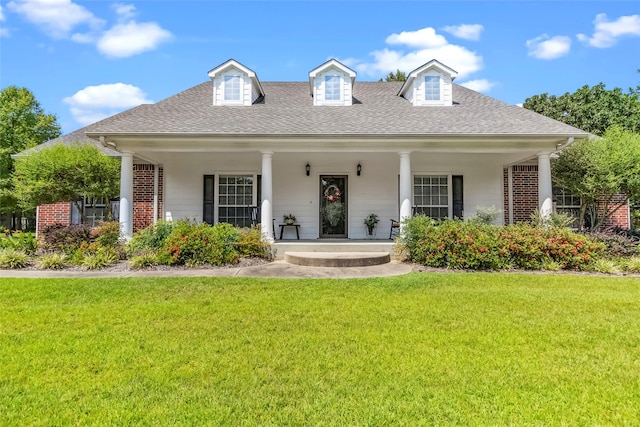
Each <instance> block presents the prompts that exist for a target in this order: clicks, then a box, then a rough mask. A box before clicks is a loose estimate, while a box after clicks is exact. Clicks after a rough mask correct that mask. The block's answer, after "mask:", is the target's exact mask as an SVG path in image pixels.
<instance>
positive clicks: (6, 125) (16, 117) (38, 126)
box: [0, 86, 60, 213]
mask: <svg viewBox="0 0 640 427" xmlns="http://www.w3.org/2000/svg"><path fill="white" fill-rule="evenodd" d="M58 136H60V126H59V125H58V122H57V118H56V116H55V115H53V114H46V113H45V112H44V111H43V109H42V107H41V106H40V103H39V102H38V101H37V100H36V97H35V96H34V95H33V93H31V91H29V90H28V89H26V88H21V87H16V86H8V87H6V88H4V89H2V91H0V213H8V212H12V211H13V210H14V209H15V207H16V199H15V197H14V196H13V187H12V184H11V174H12V173H13V169H14V162H13V159H12V158H11V155H12V154H16V153H19V152H21V151H23V150H26V149H27V148H31V147H34V146H36V145H39V144H42V143H43V142H46V141H48V140H50V139H53V138H57V137H58Z"/></svg>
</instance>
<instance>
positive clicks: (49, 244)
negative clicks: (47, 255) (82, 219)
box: [42, 224, 93, 254]
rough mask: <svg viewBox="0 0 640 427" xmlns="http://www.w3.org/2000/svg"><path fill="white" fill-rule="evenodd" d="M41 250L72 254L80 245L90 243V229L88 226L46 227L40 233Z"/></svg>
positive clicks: (58, 225)
mask: <svg viewBox="0 0 640 427" xmlns="http://www.w3.org/2000/svg"><path fill="white" fill-rule="evenodd" d="M42 235H43V237H42V241H43V249H45V250H52V251H56V252H65V253H68V254H69V253H72V252H74V251H75V250H77V249H78V248H79V247H80V245H81V244H82V243H90V242H91V241H92V240H93V239H92V237H91V227H90V226H89V225H86V224H83V225H66V226H65V225H61V224H55V225H50V226H48V227H46V228H45V229H44V230H43V232H42Z"/></svg>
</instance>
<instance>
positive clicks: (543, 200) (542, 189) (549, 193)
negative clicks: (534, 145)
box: [538, 153, 553, 218]
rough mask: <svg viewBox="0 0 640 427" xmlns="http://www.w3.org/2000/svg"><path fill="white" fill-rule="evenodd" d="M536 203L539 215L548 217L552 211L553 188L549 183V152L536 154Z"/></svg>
mask: <svg viewBox="0 0 640 427" xmlns="http://www.w3.org/2000/svg"><path fill="white" fill-rule="evenodd" d="M538 203H539V206H540V216H541V217H542V218H548V217H549V216H550V215H551V212H552V211H553V188H552V185H551V160H550V158H549V153H539V154H538Z"/></svg>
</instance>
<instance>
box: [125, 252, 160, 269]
mask: <svg viewBox="0 0 640 427" xmlns="http://www.w3.org/2000/svg"><path fill="white" fill-rule="evenodd" d="M129 264H130V265H131V267H132V268H136V269H141V268H149V267H153V266H155V265H158V264H159V262H158V257H157V255H156V254H155V253H153V252H146V253H143V254H140V255H135V256H133V257H131V259H130V260H129Z"/></svg>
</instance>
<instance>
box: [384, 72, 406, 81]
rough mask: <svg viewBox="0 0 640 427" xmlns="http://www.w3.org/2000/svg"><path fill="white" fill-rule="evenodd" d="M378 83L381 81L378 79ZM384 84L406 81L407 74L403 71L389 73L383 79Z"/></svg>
mask: <svg viewBox="0 0 640 427" xmlns="http://www.w3.org/2000/svg"><path fill="white" fill-rule="evenodd" d="M379 81H382V79H380V80H379ZM384 81H385V82H405V81H407V74H406V73H405V72H404V71H400V70H397V71H396V72H395V73H393V72H390V73H389V75H387V77H385V78H384Z"/></svg>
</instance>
